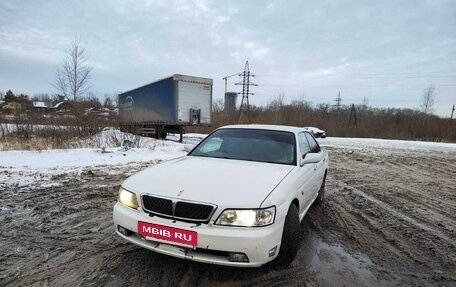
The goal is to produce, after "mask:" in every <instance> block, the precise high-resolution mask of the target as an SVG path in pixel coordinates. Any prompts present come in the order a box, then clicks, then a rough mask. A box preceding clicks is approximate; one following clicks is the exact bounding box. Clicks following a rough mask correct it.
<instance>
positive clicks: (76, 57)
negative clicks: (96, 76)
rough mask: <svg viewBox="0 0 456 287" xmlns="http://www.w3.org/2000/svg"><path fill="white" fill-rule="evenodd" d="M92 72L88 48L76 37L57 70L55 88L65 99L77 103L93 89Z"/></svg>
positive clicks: (66, 50)
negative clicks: (77, 100)
mask: <svg viewBox="0 0 456 287" xmlns="http://www.w3.org/2000/svg"><path fill="white" fill-rule="evenodd" d="M91 71H92V66H91V65H90V64H89V56H88V53H87V48H86V47H84V46H83V45H82V44H81V41H80V40H79V39H78V38H77V37H75V38H74V40H73V42H72V43H71V44H70V45H69V46H68V47H67V48H66V49H65V55H64V57H63V59H62V62H61V65H60V66H59V67H57V69H56V72H55V83H54V86H55V88H56V89H57V90H58V91H59V93H61V94H62V95H63V96H64V97H65V98H67V99H71V98H72V100H73V101H76V99H77V98H78V97H79V96H81V95H83V94H85V93H86V92H87V91H88V90H89V89H90V88H91V85H90V75H91Z"/></svg>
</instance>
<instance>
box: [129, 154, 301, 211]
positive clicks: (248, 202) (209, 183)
mask: <svg viewBox="0 0 456 287" xmlns="http://www.w3.org/2000/svg"><path fill="white" fill-rule="evenodd" d="M293 168H294V166H291V165H281V164H270V163H260V162H251V161H240V160H230V159H217V158H205V157H194V156H185V157H182V158H178V159H174V160H171V161H168V162H165V163H162V164H158V165H155V166H152V167H149V168H147V169H145V170H143V171H141V172H139V173H137V174H134V175H133V176H131V177H129V178H128V179H126V180H125V181H124V183H123V184H122V186H123V187H124V188H125V189H127V190H130V191H133V192H135V193H136V194H137V195H141V194H146V193H149V194H155V195H159V196H166V197H173V198H178V199H183V200H192V201H199V202H206V203H212V204H216V205H218V206H221V207H234V208H256V207H260V204H261V203H262V202H263V200H264V199H265V198H266V197H267V196H268V194H269V193H270V192H271V191H272V190H274V188H275V187H276V186H277V185H278V184H279V183H280V182H281V181H282V180H283V179H284V178H285V177H286V176H287V175H288V173H289V172H290V171H291V170H293ZM179 194H180V195H179Z"/></svg>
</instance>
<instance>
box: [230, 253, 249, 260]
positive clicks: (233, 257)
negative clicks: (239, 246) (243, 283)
mask: <svg viewBox="0 0 456 287" xmlns="http://www.w3.org/2000/svg"><path fill="white" fill-rule="evenodd" d="M229 255H230V261H233V262H249V258H248V257H247V255H245V254H244V253H234V252H230V253H229Z"/></svg>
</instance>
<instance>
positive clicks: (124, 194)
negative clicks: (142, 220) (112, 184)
mask: <svg viewBox="0 0 456 287" xmlns="http://www.w3.org/2000/svg"><path fill="white" fill-rule="evenodd" d="M119 202H120V203H122V204H123V205H126V206H128V207H131V208H134V209H138V200H137V199H136V195H135V194H134V193H133V192H130V191H128V190H125V189H123V188H122V187H120V188H119Z"/></svg>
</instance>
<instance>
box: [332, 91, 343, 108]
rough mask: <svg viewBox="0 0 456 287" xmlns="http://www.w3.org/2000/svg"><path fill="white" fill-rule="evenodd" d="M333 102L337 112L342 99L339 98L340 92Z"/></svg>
mask: <svg viewBox="0 0 456 287" xmlns="http://www.w3.org/2000/svg"><path fill="white" fill-rule="evenodd" d="M334 101H335V102H336V104H335V105H334V106H336V109H337V110H339V109H340V107H341V102H342V98H341V97H340V91H339V93H338V94H337V98H335V99H334Z"/></svg>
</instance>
